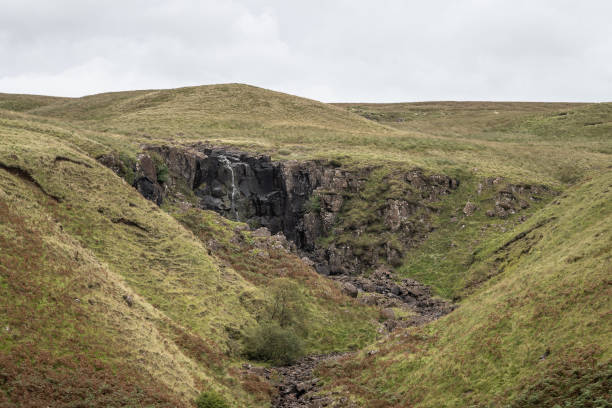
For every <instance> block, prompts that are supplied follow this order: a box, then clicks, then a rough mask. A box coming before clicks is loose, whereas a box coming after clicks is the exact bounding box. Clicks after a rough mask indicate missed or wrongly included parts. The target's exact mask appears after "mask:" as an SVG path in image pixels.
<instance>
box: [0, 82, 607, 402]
mask: <svg viewBox="0 0 612 408" xmlns="http://www.w3.org/2000/svg"><path fill="white" fill-rule="evenodd" d="M611 126H612V104H610V103H605V104H548V103H537V104H533V103H489V102H486V103H485V102H464V103H459V102H430V103H418V104H337V105H328V104H323V103H320V102H316V101H312V100H307V99H304V98H298V97H295V96H291V95H286V94H282V93H278V92H273V91H268V90H265V89H260V88H256V87H251V86H247V85H239V84H226V85H212V86H202V87H190V88H180V89H173V90H145V91H130V92H118V93H107V94H100V95H92V96H87V97H83V98H54V97H44V96H30V95H10V94H0V219H1V220H2V222H1V223H0V405H3V406H4V405H7V406H20V405H21V406H41V407H42V406H48V405H51V406H71V405H70V404H75V403H76V402H77V401H86V404H89V405H90V406H177V405H178V406H181V405H182V406H189V405H190V404H191V403H192V401H193V399H194V398H195V397H196V396H197V395H198V393H200V392H201V391H203V390H209V389H213V390H217V391H219V392H220V393H221V394H223V395H224V396H225V397H226V398H227V399H228V400H229V401H230V402H231V403H232V404H234V406H253V407H257V406H262V407H263V406H268V404H269V401H270V398H271V395H272V388H271V386H270V384H268V383H267V382H265V381H263V380H261V379H257V378H254V377H245V376H244V374H243V373H241V370H240V368H239V367H240V366H241V364H242V363H243V362H244V361H245V360H244V357H243V356H242V355H241V354H240V353H239V350H240V347H241V344H240V341H241V340H240V339H241V336H242V335H243V334H244V333H246V332H248V330H249V329H250V328H253V327H255V326H256V325H257V324H258V319H259V318H260V315H261V313H262V310H263V308H264V307H265V305H266V302H268V301H269V295H270V294H269V292H270V290H269V288H270V287H272V286H273V285H274V282H278V279H289V280H290V281H291V282H292V283H293V284H294V285H297V286H295V288H297V289H296V290H297V292H299V294H300V296H301V297H303V300H304V303H303V304H302V305H303V309H304V310H305V314H304V322H305V326H306V332H307V333H308V334H307V335H305V338H304V341H305V345H304V347H305V351H306V352H307V353H320V352H329V351H334V350H354V349H359V348H362V347H364V346H366V345H367V344H372V345H371V346H370V347H369V348H367V349H366V350H365V351H364V352H362V353H360V354H358V355H357V357H355V358H353V359H348V360H345V361H342V362H340V363H339V364H338V365H337V366H332V367H329V368H328V369H326V371H324V372H323V373H322V374H324V375H325V378H326V382H327V384H328V385H327V386H328V389H334V390H338V391H341V392H342V393H343V394H346V395H347V396H348V398H349V399H352V400H353V401H355V402H356V403H357V404H360V405H361V406H372V407H375V406H381V407H385V406H411V405H414V406H423V407H425V406H432V407H433V406H457V407H459V406H483V407H484V406H517V407H518V406H542V407H543V406H554V405H555V404H559V406H560V407H564V406H580V405H579V404H583V406H585V407H586V406H606V405H601V404H600V405H596V404H595V403H593V402H592V401H591V402H588V401H590V400H589V398H591V397H590V396H589V395H586V394H585V393H586V392H587V391H588V393H590V395H592V396H593V398H592V400H593V401H595V400H596V399H597V398H599V399H600V400H606V399H607V400H609V399H610V396H609V384H610V383H609V381H610V380H609V375H610V374H609V370H610V368H609V365H610V353H611V351H612V344H611V342H610V340H609V339H610V338H611V336H610V335H611V334H612V333H611V329H612V324H611V322H610V306H611V304H610V299H611V298H612V297H611V296H610V279H609V276H610V272H612V271H611V270H610V265H611V264H612V262H611V259H610V256H611V252H612V250H611V249H612V248H611V245H612V243H611V242H612V241H611V239H612V229H611V228H612V215H611V213H610V212H611V211H612V205H611V204H610V203H611V202H612V200H611V197H610V188H612V185H611V184H610V180H612V173H610V165H611V163H612V160H611V158H612V133H611V132H612V129H611ZM196 141H209V142H210V143H212V144H216V145H222V146H236V147H240V148H241V149H243V150H246V151H251V152H258V153H267V154H271V155H272V156H273V158H274V159H277V160H288V159H293V160H303V159H312V158H318V159H324V160H331V161H333V163H334V165H337V166H340V167H341V168H343V169H355V168H365V167H368V168H372V169H374V171H373V172H372V174H371V176H370V178H369V179H368V180H366V183H365V187H364V189H363V191H362V192H361V193H360V194H357V195H354V196H351V197H347V200H346V201H345V204H344V207H343V209H342V211H341V212H340V213H339V214H340V215H339V219H338V220H337V221H336V222H337V223H338V224H339V225H346V226H356V228H357V227H360V225H359V224H360V223H372V225H373V227H376V225H377V224H376V222H378V221H379V219H380V214H378V213H377V212H376V209H377V208H380V205H381V203H384V202H386V201H387V200H389V199H393V198H396V197H395V195H397V194H398V192H400V193H401V192H402V191H404V190H403V188H404V187H405V186H404V185H403V184H402V183H405V180H403V175H404V174H405V172H406V171H408V170H411V169H413V168H415V167H419V168H422V169H424V171H426V172H427V173H441V174H446V175H450V176H452V177H456V178H457V179H459V180H460V182H461V184H460V187H459V189H457V191H456V192H455V193H453V194H449V195H448V196H445V197H443V198H442V199H441V200H440V201H439V202H436V203H433V204H431V206H432V208H435V213H434V215H433V216H432V220H431V222H432V226H433V230H432V231H431V233H430V234H429V235H428V236H427V238H426V239H425V240H424V241H423V242H422V243H420V244H419V245H417V246H416V247H415V248H413V249H411V250H410V251H408V252H407V253H406V254H404V258H403V259H402V260H401V265H398V266H397V267H396V273H398V275H399V276H400V277H410V278H414V279H417V280H419V281H421V282H424V283H427V284H429V285H431V286H432V287H433V288H434V291H435V293H436V294H438V295H441V296H444V297H446V298H455V299H456V300H457V301H459V302H460V307H459V308H458V309H457V310H456V311H455V312H453V313H451V314H450V315H448V316H447V317H445V318H443V319H440V320H438V321H436V322H435V323H433V324H431V325H428V326H425V327H422V328H419V329H409V330H407V331H403V330H402V331H397V332H394V333H393V334H392V335H391V336H389V337H385V338H384V339H382V342H380V343H374V342H375V341H376V339H377V333H376V330H377V329H378V327H379V323H378V318H379V311H378V310H377V309H375V308H374V307H370V306H364V305H363V304H361V303H360V302H358V301H356V300H355V299H352V298H349V297H347V296H345V295H343V294H342V293H341V292H340V290H339V289H338V287H337V286H336V285H335V284H334V283H332V282H330V281H329V280H327V279H325V278H323V277H321V276H319V275H317V274H316V273H315V272H314V270H313V269H312V268H311V267H309V266H307V265H306V264H304V263H303V262H302V261H301V260H300V259H299V258H298V257H297V256H296V255H294V254H291V253H288V252H287V251H284V250H282V249H278V248H276V249H274V248H273V247H270V244H269V243H267V241H266V238H261V237H256V236H253V235H252V233H251V232H249V231H247V230H245V228H246V226H245V225H244V224H241V223H235V222H232V221H229V220H225V219H223V218H221V217H220V216H219V215H217V214H216V213H212V212H208V211H202V210H198V209H193V208H191V209H185V208H181V207H180V206H174V205H166V206H164V207H163V209H160V208H159V207H157V206H155V205H154V204H152V203H151V202H149V201H147V200H145V199H144V198H143V197H141V196H140V194H139V193H138V192H137V191H136V190H135V189H134V188H132V187H131V186H130V185H128V184H127V183H126V182H125V181H124V180H123V179H121V178H120V177H118V176H117V175H116V174H115V173H113V172H112V171H111V170H109V169H107V168H105V167H104V166H102V165H101V164H99V163H98V161H97V160H96V159H97V158H98V157H100V156H101V155H104V154H109V153H117V154H121V155H125V157H128V158H135V157H136V156H137V154H138V153H139V152H141V150H142V145H144V144H147V145H151V144H152V145H156V144H157V145H162V144H163V145H174V146H180V145H187V144H191V143H194V142H196ZM487 179H496V180H497V179H499V180H503V182H501V183H500V184H495V185H494V186H493V187H490V188H488V189H487V188H484V189H481V188H480V186H481V184H483V183H484V181H485V180H487ZM509 185H520V186H525V185H533V186H541V188H542V191H544V192H545V193H543V194H541V195H540V196H539V197H538V200H537V201H534V202H532V203H531V204H530V206H529V207H528V208H527V209H525V210H524V211H523V212H521V213H519V214H513V215H510V216H508V217H507V218H504V219H497V218H491V217H489V216H487V215H485V210H486V209H487V208H490V207H492V205H493V202H494V201H495V197H496V195H497V194H499V191H500V190H501V189H503V188H506V187H507V186H509ZM538 188H540V187H538ZM481 190H482V191H481ZM466 202H472V203H474V204H475V205H476V206H477V207H478V208H479V210H478V211H477V212H476V213H475V214H474V215H472V216H466V215H465V214H464V213H463V212H462V209H463V208H464V205H465V204H466ZM347 230H350V228H347ZM364 231H365V233H363V234H361V235H360V236H359V240H360V243H361V244H363V243H364V242H365V243H367V242H368V239H372V240H375V239H379V238H380V236H379V235H380V234H379V233H377V232H376V231H375V232H372V233H370V232H368V231H367V229H365V230H364ZM368 234H369V235H368ZM326 239H328V240H330V242H332V241H333V240H336V241H337V242H344V243H349V244H351V245H352V244H353V243H354V242H353V241H351V239H352V238H351V237H350V236H348V235H342V236H336V237H333V236H331V237H327V238H326ZM262 248H265V250H262ZM263 251H265V253H266V254H267V256H262V255H261V254H262V252H263ZM128 298H129V301H128V300H126V299H128ZM371 350H375V351H376V353H370V355H368V353H367V351H371ZM547 350H548V351H547ZM371 354H373V355H371ZM544 355H545V356H544ZM541 356H544V358H542V359H540V357H541ZM576 387H577V388H576ZM606 387H607V389H608V391H607V392H608V393H607V394H606ZM602 389H603V390H604V391H602ZM568 390H569V391H568ZM584 390H587V391H584ZM585 401H586V402H585ZM566 403H568V404H570V405H567V404H566ZM589 403H590V404H591V405H588V404H589ZM530 404H531V405H530ZM564 404H566V405H564ZM572 404H573V405H572ZM358 406H359V405H358Z"/></svg>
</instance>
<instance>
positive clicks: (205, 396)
mask: <svg viewBox="0 0 612 408" xmlns="http://www.w3.org/2000/svg"><path fill="white" fill-rule="evenodd" d="M196 407H198V408H230V406H229V404H228V403H227V401H225V399H224V398H223V397H222V396H221V395H219V394H217V393H216V392H214V391H205V392H203V393H201V394H200V396H199V397H198V398H197V399H196Z"/></svg>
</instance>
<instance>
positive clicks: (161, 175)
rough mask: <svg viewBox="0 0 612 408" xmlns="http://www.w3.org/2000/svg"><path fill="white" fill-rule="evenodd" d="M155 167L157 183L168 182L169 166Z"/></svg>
mask: <svg viewBox="0 0 612 408" xmlns="http://www.w3.org/2000/svg"><path fill="white" fill-rule="evenodd" d="M155 167H156V170H157V181H158V182H160V183H165V182H166V181H168V166H166V165H165V164H160V165H157V166H155Z"/></svg>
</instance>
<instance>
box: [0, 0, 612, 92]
mask: <svg viewBox="0 0 612 408" xmlns="http://www.w3.org/2000/svg"><path fill="white" fill-rule="evenodd" d="M0 7H1V8H2V13H1V14H0V61H1V64H0V92H23V93H41V94H54V95H69V96H78V95H83V94H89V93H94V92H104V91H111V90H126V89H142V88H162V87H176V86H185V85H198V84H208V83H220V82H243V83H250V84H254V85H258V86H262V87H266V88H272V89H276V90H280V91H284V92H290V93H295V94H298V95H302V96H306V97H311V98H314V99H319V100H324V101H345V100H346V101H377V102H382V101H410V100H444V99H456V100H475V99H480V100H482V99H485V100H567V101H570V100H581V101H587V100H593V101H601V100H610V99H611V98H610V96H611V95H612V92H611V91H612V86H611V84H612V68H611V67H612V25H610V24H609V22H608V19H609V16H610V15H612V2H609V1H607V0H590V1H582V2H575V1H572V2H570V1H566V0H556V1H555V0H540V1H525V0H517V1H512V2H508V1H503V0H488V1H485V0H465V1H461V2H457V1H452V0H432V1H428V2H412V1H399V0H384V1H380V2H372V1H359V0H353V1H347V0H335V1H331V0H328V1H322V0H312V1H309V2H298V1H280V0H278V1H276V0H259V1H255V0H242V1H238V0H234V1H231V0H230V1H196V0H175V1H159V0H156V1H151V0H149V1H146V0H132V1H127V0H124V1H106V2H98V1H89V0H86V1H84V0H81V1H77V0H72V1H71V0H59V1H54V2H47V1H42V0H41V1H34V0H0Z"/></svg>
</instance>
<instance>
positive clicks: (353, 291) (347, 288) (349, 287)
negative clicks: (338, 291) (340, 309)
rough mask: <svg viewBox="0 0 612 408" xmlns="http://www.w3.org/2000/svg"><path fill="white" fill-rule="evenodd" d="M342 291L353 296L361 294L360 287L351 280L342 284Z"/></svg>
mask: <svg viewBox="0 0 612 408" xmlns="http://www.w3.org/2000/svg"><path fill="white" fill-rule="evenodd" d="M342 291H343V292H344V293H346V294H347V295H348V296H350V297H353V298H356V297H357V295H358V294H359V289H357V288H356V287H355V285H353V284H352V283H349V282H345V283H343V284H342Z"/></svg>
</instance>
